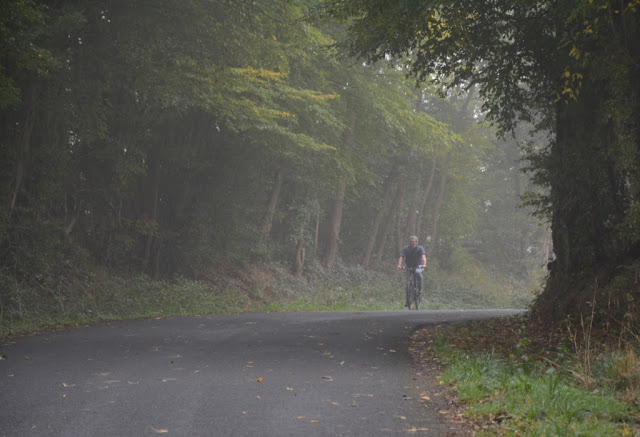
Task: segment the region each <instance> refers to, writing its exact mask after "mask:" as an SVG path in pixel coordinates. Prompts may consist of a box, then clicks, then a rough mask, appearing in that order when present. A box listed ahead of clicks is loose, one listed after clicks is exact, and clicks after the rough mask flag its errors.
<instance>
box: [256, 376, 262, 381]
mask: <svg viewBox="0 0 640 437" xmlns="http://www.w3.org/2000/svg"><path fill="white" fill-rule="evenodd" d="M262 381H264V380H263V379H262V377H260V378H258V379H256V382H262Z"/></svg>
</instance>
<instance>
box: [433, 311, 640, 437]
mask: <svg viewBox="0 0 640 437" xmlns="http://www.w3.org/2000/svg"><path fill="white" fill-rule="evenodd" d="M480 325H482V323H480ZM504 327H505V324H503V323H501V322H497V323H493V324H491V323H489V324H486V325H484V326H481V327H480V328H478V324H474V325H473V326H472V327H469V325H468V324H467V325H466V326H465V324H462V325H454V326H449V327H441V328H440V329H438V330H437V331H436V332H435V334H434V336H433V339H434V344H435V346H434V347H433V351H434V353H435V355H437V356H438V358H439V359H440V360H441V362H442V363H443V364H444V369H445V370H444V372H443V373H442V374H441V375H440V380H441V383H443V384H446V385H448V386H450V387H451V388H453V389H454V391H455V392H456V393H457V397H458V399H459V401H460V402H461V403H462V404H464V405H465V414H466V415H467V416H468V417H469V418H470V419H471V420H472V421H473V422H474V427H475V429H476V435H478V436H489V435H500V436H627V435H634V436H637V435H640V427H639V426H638V420H639V419H640V416H639V414H640V410H639V405H638V400H639V398H638V394H639V393H640V377H638V374H639V373H640V360H638V358H637V355H636V353H635V347H631V346H630V345H625V346H624V347H623V348H622V349H621V346H618V347H616V348H610V347H609V348H605V347H603V348H601V349H598V350H597V351H596V349H595V347H594V348H593V350H592V351H591V353H592V357H591V359H590V360H589V361H590V362H588V363H587V362H586V359H585V353H584V352H585V351H584V349H583V348H577V349H573V350H570V349H568V348H566V347H564V346H560V345H559V343H554V344H553V345H550V346H549V347H548V348H546V349H545V350H542V349H536V350H532V349H530V348H529V347H528V340H527V339H526V338H524V337H520V338H517V337H515V336H513V335H512V334H513V331H512V330H509V329H503V328H504ZM483 329H486V330H485V331H483ZM504 336H509V337H510V338H511V342H509V341H505V340H504V339H500V337H504ZM554 341H557V339H556V340H554ZM508 343H511V344H508ZM587 365H588V368H589V374H586V373H585V369H586V367H585V366H587ZM630 376H631V379H630Z"/></svg>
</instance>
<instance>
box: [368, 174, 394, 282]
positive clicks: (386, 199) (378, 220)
mask: <svg viewBox="0 0 640 437" xmlns="http://www.w3.org/2000/svg"><path fill="white" fill-rule="evenodd" d="M392 185H393V184H392V180H391V179H390V178H387V180H386V181H385V187H384V195H383V197H382V205H380V209H379V210H378V214H376V218H375V220H374V222H373V227H372V229H371V232H370V233H369V242H368V243H367V248H366V249H365V252H364V257H363V259H362V266H363V267H364V268H365V269H368V268H369V262H370V260H371V254H372V253H373V246H374V245H375V243H376V240H377V239H378V228H379V227H380V223H382V219H383V218H384V212H385V211H386V208H387V204H388V203H389V198H390V197H391V187H392Z"/></svg>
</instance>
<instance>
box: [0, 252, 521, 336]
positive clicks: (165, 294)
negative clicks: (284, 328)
mask: <svg viewBox="0 0 640 437" xmlns="http://www.w3.org/2000/svg"><path fill="white" fill-rule="evenodd" d="M0 288H2V290H3V294H2V296H0V335H2V336H7V335H11V334H20V333H25V332H32V331H38V330H42V329H47V328H54V327H59V326H69V325H77V324H86V323H93V322H101V321H107V320H120V319H133V318H144V317H162V316H184V315H196V314H220V313H238V312H277V311H366V310H400V309H403V308H404V274H403V273H402V272H397V271H395V270H393V269H392V268H390V269H388V271H378V272H376V271H368V270H365V269H363V268H361V267H348V266H345V265H342V264H337V265H336V266H334V267H333V268H331V269H326V268H324V267H322V266H321V265H319V264H317V263H309V265H308V267H307V270H306V272H305V275H304V276H295V275H292V274H291V273H290V270H289V266H287V265H282V264H278V263H271V264H248V265H241V264H238V263H234V264H233V265H232V266H229V265H227V266H222V265H220V266H216V267H215V268H212V269H211V272H209V273H208V274H201V275H200V276H199V277H198V278H197V279H187V278H184V277H182V278H176V279H173V280H153V279H152V278H149V277H147V276H142V275H126V274H116V273H113V272H108V271H104V270H94V271H92V272H91V273H86V272H85V273H82V274H81V273H78V272H75V273H74V274H63V275H58V276H53V275H51V276H41V277H37V278H35V279H34V280H33V281H31V282H29V283H27V284H25V283H15V282H13V281H12V280H11V279H10V278H8V277H6V276H4V277H0ZM424 289H425V291H424V300H423V305H422V309H425V310H429V309H474V308H509V307H511V308H513V307H514V305H515V306H518V305H519V304H520V303H521V302H522V301H523V299H522V298H521V297H519V298H517V299H512V298H511V297H507V298H506V299H505V298H504V296H502V297H500V298H497V297H496V296H497V295H496V294H491V293H486V291H483V290H482V289H480V288H477V287H476V288H474V287H473V286H472V285H469V284H464V283H463V282H462V281H460V280H458V279H456V278H450V277H447V276H445V275H436V274H435V273H430V274H426V275H425V286H424Z"/></svg>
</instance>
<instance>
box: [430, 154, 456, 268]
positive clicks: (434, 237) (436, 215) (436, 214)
mask: <svg viewBox="0 0 640 437" xmlns="http://www.w3.org/2000/svg"><path fill="white" fill-rule="evenodd" d="M450 158H451V151H449V153H447V157H446V158H445V160H444V163H443V164H442V170H441V171H442V173H441V174H440V190H439V191H438V198H437V199H436V204H435V205H434V207H433V216H432V217H431V219H432V222H431V232H430V233H429V235H430V236H431V244H429V246H428V247H427V249H426V252H427V257H430V256H431V255H432V254H433V249H434V247H435V246H436V244H438V221H439V220H440V210H441V209H442V202H443V200H444V189H445V185H446V183H447V171H448V167H449V159H450Z"/></svg>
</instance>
